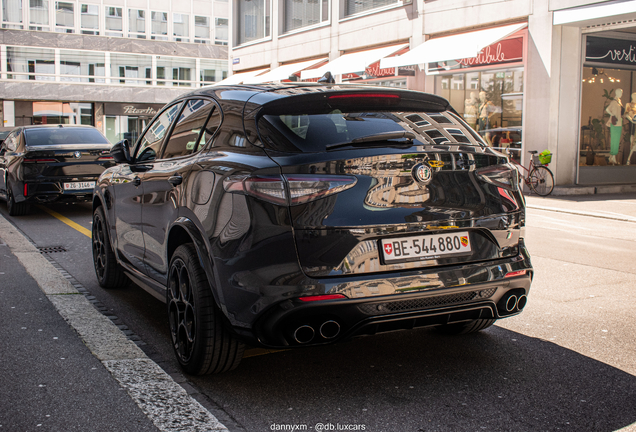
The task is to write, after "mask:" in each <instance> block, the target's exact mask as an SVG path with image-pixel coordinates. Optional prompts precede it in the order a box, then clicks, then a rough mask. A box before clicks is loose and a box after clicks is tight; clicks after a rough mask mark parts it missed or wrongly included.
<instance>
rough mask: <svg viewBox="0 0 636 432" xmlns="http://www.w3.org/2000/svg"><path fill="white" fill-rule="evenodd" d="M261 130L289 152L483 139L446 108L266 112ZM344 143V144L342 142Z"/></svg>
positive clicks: (478, 143) (469, 142)
mask: <svg viewBox="0 0 636 432" xmlns="http://www.w3.org/2000/svg"><path fill="white" fill-rule="evenodd" d="M258 127H259V132H260V134H261V137H262V139H263V142H264V144H265V146H266V147H267V148H271V149H273V150H278V151H287V152H290V151H291V152H322V151H325V150H330V149H335V148H339V147H346V144H347V143H360V142H374V143H375V144H376V145H377V144H379V143H381V142H382V141H384V142H388V143H389V145H391V144H390V143H391V142H393V143H399V142H400V141H406V140H413V144H415V145H422V144H447V143H448V144H458V143H461V144H464V145H466V144H467V145H475V146H483V145H485V144H484V142H483V141H482V139H481V137H480V136H479V135H477V133H475V132H474V131H473V130H472V129H471V128H470V127H469V126H468V125H467V124H466V123H465V122H464V121H463V120H461V119H460V118H459V117H458V116H457V115H455V114H453V113H451V112H448V111H445V112H434V113H425V112H418V113H416V112H386V111H385V112H358V113H356V112H342V111H340V110H334V111H332V112H330V113H328V114H293V115H285V114H282V115H264V116H263V117H261V119H260V120H259V124H258ZM340 144H342V146H341V145H340Z"/></svg>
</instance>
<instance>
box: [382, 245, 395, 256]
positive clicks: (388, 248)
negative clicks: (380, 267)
mask: <svg viewBox="0 0 636 432" xmlns="http://www.w3.org/2000/svg"><path fill="white" fill-rule="evenodd" d="M384 252H386V254H387V255H391V254H392V253H393V247H392V246H391V243H387V244H385V245H384Z"/></svg>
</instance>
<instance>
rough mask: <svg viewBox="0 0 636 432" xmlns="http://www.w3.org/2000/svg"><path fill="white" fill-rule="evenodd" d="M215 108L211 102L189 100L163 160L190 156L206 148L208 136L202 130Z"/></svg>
mask: <svg viewBox="0 0 636 432" xmlns="http://www.w3.org/2000/svg"><path fill="white" fill-rule="evenodd" d="M213 107H214V104H213V103H212V102H211V101H209V100H204V99H197V100H189V101H188V102H187V103H186V105H185V106H184V107H183V111H182V112H181V115H180V116H179V120H178V122H177V124H176V125H175V126H174V130H173V131H172V134H171V135H170V139H169V140H168V144H167V145H166V148H165V150H164V151H163V156H162V159H170V158H175V157H181V156H188V155H191V154H193V153H195V152H198V151H199V150H201V149H202V148H203V147H204V146H205V143H206V140H205V135H206V134H205V133H202V132H203V131H202V129H203V127H204V126H205V125H206V120H207V119H208V116H209V114H210V111H211V110H212V108H213ZM208 135H209V133H208Z"/></svg>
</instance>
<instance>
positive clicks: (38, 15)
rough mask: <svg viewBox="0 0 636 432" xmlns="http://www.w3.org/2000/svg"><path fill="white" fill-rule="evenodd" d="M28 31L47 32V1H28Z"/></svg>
mask: <svg viewBox="0 0 636 432" xmlns="http://www.w3.org/2000/svg"><path fill="white" fill-rule="evenodd" d="M29 30H43V31H48V30H49V1H48V0H29Z"/></svg>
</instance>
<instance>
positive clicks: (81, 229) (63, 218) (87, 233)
mask: <svg viewBox="0 0 636 432" xmlns="http://www.w3.org/2000/svg"><path fill="white" fill-rule="evenodd" d="M37 207H38V208H39V209H40V210H44V211H45V212H47V213H48V214H50V215H51V216H53V217H54V218H56V219H58V220H60V221H61V222H64V223H65V224H66V225H68V226H70V227H71V228H73V229H74V230H76V231H79V232H81V233H82V234H84V235H85V236H86V237H89V238H90V237H91V236H92V233H91V230H89V229H87V228H84V227H83V226H81V225H80V224H78V223H76V222H73V221H72V220H70V219H69V218H67V217H66V216H62V215H61V214H59V213H58V212H55V211H53V210H51V209H50V208H47V207H44V206H41V205H39V206H37Z"/></svg>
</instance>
